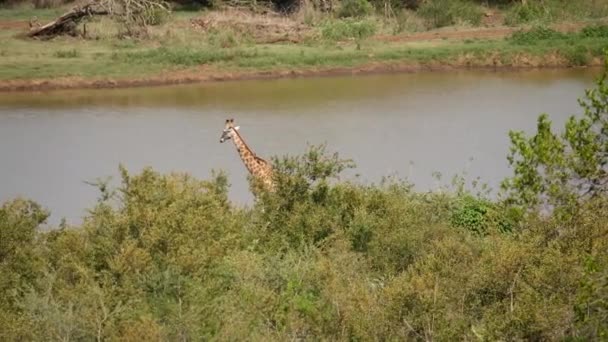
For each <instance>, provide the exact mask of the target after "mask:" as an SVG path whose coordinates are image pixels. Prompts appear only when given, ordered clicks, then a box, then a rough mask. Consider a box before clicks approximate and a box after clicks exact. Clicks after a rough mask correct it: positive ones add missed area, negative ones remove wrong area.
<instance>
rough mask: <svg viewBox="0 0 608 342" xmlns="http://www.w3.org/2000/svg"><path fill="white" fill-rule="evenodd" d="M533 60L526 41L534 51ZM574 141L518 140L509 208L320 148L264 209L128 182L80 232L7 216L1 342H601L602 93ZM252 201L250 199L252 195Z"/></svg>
mask: <svg viewBox="0 0 608 342" xmlns="http://www.w3.org/2000/svg"><path fill="white" fill-rule="evenodd" d="M524 41H525V40H524ZM581 109H582V112H583V113H582V114H580V115H578V116H576V117H572V118H571V119H570V120H568V121H567V123H566V125H565V127H564V129H563V131H560V130H556V129H554V128H552V127H551V122H550V120H549V117H548V116H547V115H542V116H540V117H539V119H538V128H537V131H536V132H533V133H532V134H531V135H528V134H524V133H523V132H512V133H511V134H510V138H511V143H512V145H511V146H512V147H511V151H510V154H509V156H508V158H509V162H510V163H511V165H512V167H513V171H514V173H513V176H511V177H510V178H508V179H506V180H505V181H504V183H503V191H502V194H501V195H500V196H499V197H498V198H495V197H489V196H488V195H487V192H486V191H485V190H484V188H483V187H479V188H477V187H475V186H472V185H471V184H467V183H466V182H464V181H463V180H462V178H455V182H454V186H453V187H449V188H444V189H441V190H440V191H430V192H422V193H421V192H415V191H414V190H413V188H412V186H411V184H409V183H407V182H406V181H403V180H399V179H394V178H390V179H386V180H385V181H383V182H381V183H380V184H372V185H362V184H359V183H356V182H351V181H344V180H340V179H339V175H340V173H341V172H342V171H344V170H345V169H348V168H352V167H354V165H353V163H352V161H350V160H345V159H343V158H342V157H340V156H338V155H336V154H331V153H328V152H327V151H326V149H325V148H324V147H311V148H310V149H309V150H308V151H307V152H306V153H304V154H303V155H301V156H295V157H277V158H274V159H273V164H274V167H275V182H276V187H275V191H274V192H272V193H265V192H261V193H260V195H259V197H258V200H257V201H256V203H255V205H253V206H252V207H238V206H235V205H234V204H232V203H231V202H230V200H229V199H228V196H227V189H228V186H229V185H228V179H227V178H226V176H225V175H224V174H223V173H215V174H213V176H212V177H211V178H210V179H208V180H197V179H194V178H192V177H191V176H189V175H187V174H169V175H162V174H159V173H157V172H155V171H153V170H151V169H146V170H144V171H143V172H141V173H139V174H131V173H129V172H128V171H127V170H125V169H123V168H121V169H120V173H121V179H122V182H121V185H120V186H119V187H118V188H115V189H114V188H110V187H108V186H107V184H105V183H103V182H102V183H100V184H99V190H100V191H99V199H98V202H97V203H95V204H94V205H93V206H92V207H91V209H90V210H89V212H88V214H87V215H86V217H85V218H84V221H83V223H82V224H81V225H79V226H70V225H68V224H61V225H60V226H59V227H55V229H50V230H48V229H47V230H41V229H40V227H42V226H43V223H44V221H45V219H46V217H47V216H48V213H47V212H46V211H45V210H44V209H43V208H41V207H40V206H39V205H37V204H36V203H34V202H31V201H28V200H24V199H16V200H13V201H9V202H7V203H5V204H3V205H2V206H1V207H0V274H2V277H0V326H1V327H2V329H0V339H1V340H7V341H8V340H45V341H46V340H49V339H52V340H123V341H140V340H146V341H156V340H170V341H173V340H185V341H186V340H208V339H214V340H294V339H301V340H396V339H398V340H464V339H466V340H573V341H579V340H580V341H591V340H602V339H605V338H606V337H607V336H608V325H607V323H606V322H608V254H607V253H606V250H608V197H607V195H608V193H607V192H608V170H607V169H606V165H608V144H607V141H608V84H606V81H605V79H600V80H599V81H598V84H597V87H596V88H595V89H593V90H590V91H588V92H587V94H586V96H585V97H584V98H583V100H582V101H581ZM252 186H255V184H252Z"/></svg>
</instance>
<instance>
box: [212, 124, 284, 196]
mask: <svg viewBox="0 0 608 342" xmlns="http://www.w3.org/2000/svg"><path fill="white" fill-rule="evenodd" d="M238 131H239V126H235V125H234V119H227V120H226V125H225V126H224V130H223V131H222V136H221V137H220V143H223V142H224V141H226V140H230V139H232V141H233V142H234V146H235V147H236V150H237V152H238V153H239V156H240V157H241V160H242V161H243V164H245V167H246V168H247V171H249V173H250V174H251V175H252V176H253V177H254V178H255V179H257V180H259V181H261V182H262V184H263V185H264V186H265V187H266V189H267V190H272V189H273V188H274V182H273V181H272V165H270V163H268V162H267V161H266V160H264V159H262V158H260V157H258V156H257V155H256V154H255V152H253V151H252V150H251V148H249V146H247V143H245V140H243V138H242V137H241V135H240V134H239V132H238Z"/></svg>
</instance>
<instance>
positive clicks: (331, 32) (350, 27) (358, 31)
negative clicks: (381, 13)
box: [321, 18, 376, 40]
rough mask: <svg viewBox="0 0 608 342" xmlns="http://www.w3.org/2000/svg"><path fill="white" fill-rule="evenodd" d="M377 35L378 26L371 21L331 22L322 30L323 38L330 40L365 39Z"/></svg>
mask: <svg viewBox="0 0 608 342" xmlns="http://www.w3.org/2000/svg"><path fill="white" fill-rule="evenodd" d="M374 33H376V24H375V23H374V22H373V21H371V20H355V19H349V18H346V19H342V20H335V21H329V22H327V23H325V25H324V26H323V27H322V29H321V34H322V36H323V38H325V39H329V40H344V39H349V38H351V39H357V40H360V39H365V38H368V37H370V36H372V35H373V34H374Z"/></svg>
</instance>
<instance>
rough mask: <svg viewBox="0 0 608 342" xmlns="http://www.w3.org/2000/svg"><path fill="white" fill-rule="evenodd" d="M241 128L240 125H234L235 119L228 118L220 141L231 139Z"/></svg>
mask: <svg viewBox="0 0 608 342" xmlns="http://www.w3.org/2000/svg"><path fill="white" fill-rule="evenodd" d="M238 130H239V126H235V125H234V119H227V120H226V125H225V126H224V130H223V131H222V136H221V137H220V143H223V142H224V141H226V140H230V139H231V138H232V136H233V134H236V131H238Z"/></svg>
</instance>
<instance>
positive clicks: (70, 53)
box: [53, 49, 80, 58]
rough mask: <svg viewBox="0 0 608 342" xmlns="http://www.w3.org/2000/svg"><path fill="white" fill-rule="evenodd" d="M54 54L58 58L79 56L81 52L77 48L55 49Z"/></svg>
mask: <svg viewBox="0 0 608 342" xmlns="http://www.w3.org/2000/svg"><path fill="white" fill-rule="evenodd" d="M53 56H55V57H57V58H77V57H80V52H79V51H78V50H76V49H71V50H59V51H55V53H54V54H53Z"/></svg>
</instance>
